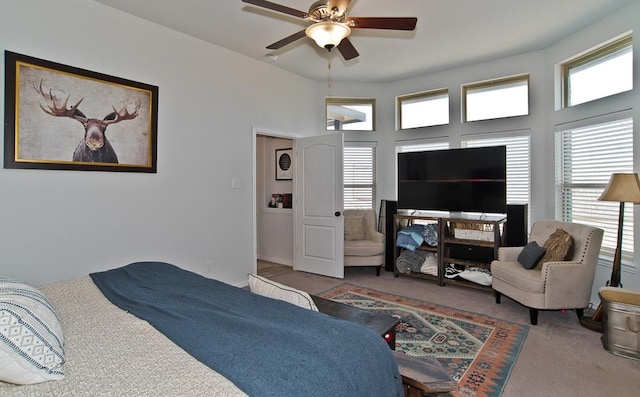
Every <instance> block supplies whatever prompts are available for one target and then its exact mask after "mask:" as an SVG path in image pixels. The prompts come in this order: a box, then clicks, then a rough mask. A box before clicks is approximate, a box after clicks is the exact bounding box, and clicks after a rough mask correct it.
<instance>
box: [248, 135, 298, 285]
mask: <svg viewBox="0 0 640 397" xmlns="http://www.w3.org/2000/svg"><path fill="white" fill-rule="evenodd" d="M295 138H296V136H295V135H294V134H287V133H281V132H275V131H269V130H266V129H261V128H254V129H253V161H254V167H253V169H254V180H253V188H254V189H253V197H254V200H255V202H254V206H253V208H254V214H253V220H254V224H253V242H254V262H253V263H254V273H257V271H258V261H261V267H262V265H263V263H272V264H276V265H280V266H287V267H289V268H291V269H293V244H294V238H293V211H292V209H291V208H284V205H281V206H280V207H282V208H278V206H277V205H274V206H271V197H272V196H273V195H284V194H292V191H293V180H292V179H276V151H279V150H282V149H288V148H292V147H293V143H294V139H295Z"/></svg>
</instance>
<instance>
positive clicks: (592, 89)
mask: <svg viewBox="0 0 640 397" xmlns="http://www.w3.org/2000/svg"><path fill="white" fill-rule="evenodd" d="M561 67H562V83H563V85H562V88H563V90H562V92H563V95H562V98H563V107H565V108H566V107H570V106H575V105H579V104H581V103H585V102H589V101H593V100H595V99H599V98H604V97H606V96H610V95H613V94H617V93H620V92H624V91H629V90H632V89H633V40H632V36H631V35H627V36H624V37H622V38H621V39H618V40H615V41H613V42H611V43H609V44H606V45H602V46H600V47H598V48H596V49H594V50H592V51H589V52H587V53H586V54H584V55H580V56H578V57H575V58H573V59H571V60H569V61H567V62H565V63H563V64H562V65H561Z"/></svg>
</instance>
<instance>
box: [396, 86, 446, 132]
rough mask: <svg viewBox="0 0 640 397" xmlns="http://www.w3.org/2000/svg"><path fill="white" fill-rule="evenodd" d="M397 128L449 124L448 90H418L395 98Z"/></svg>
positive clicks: (406, 128) (405, 128)
mask: <svg viewBox="0 0 640 397" xmlns="http://www.w3.org/2000/svg"><path fill="white" fill-rule="evenodd" d="M396 110H397V115H396V118H397V129H399V130H408V129H411V128H419V127H430V126H435V125H444V124H449V90H448V89H446V88H441V89H438V90H432V91H426V92H419V93H415V94H408V95H402V96H399V97H397V98H396Z"/></svg>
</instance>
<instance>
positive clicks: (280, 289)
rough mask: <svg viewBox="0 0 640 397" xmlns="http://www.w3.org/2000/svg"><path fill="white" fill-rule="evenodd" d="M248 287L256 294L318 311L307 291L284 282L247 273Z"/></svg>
mask: <svg viewBox="0 0 640 397" xmlns="http://www.w3.org/2000/svg"><path fill="white" fill-rule="evenodd" d="M249 289H250V290H251V292H253V293H255V294H258V295H263V296H267V297H269V298H273V299H279V300H282V301H286V302H289V303H292V304H294V305H296V306H300V307H304V308H305V309H310V310H313V311H316V312H317V311H318V308H317V307H316V304H315V302H314V301H313V299H311V296H310V295H309V294H308V293H306V292H304V291H300V290H298V289H295V288H293V287H288V286H286V285H284V284H280V283H276V282H275V281H271V280H269V279H267V278H264V277H262V276H257V275H255V274H249Z"/></svg>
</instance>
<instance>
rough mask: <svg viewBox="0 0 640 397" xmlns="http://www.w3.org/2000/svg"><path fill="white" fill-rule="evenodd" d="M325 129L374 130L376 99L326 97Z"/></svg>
mask: <svg viewBox="0 0 640 397" xmlns="http://www.w3.org/2000/svg"><path fill="white" fill-rule="evenodd" d="M326 114H327V131H375V129H376V123H375V119H376V100H375V99H373V98H326Z"/></svg>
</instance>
